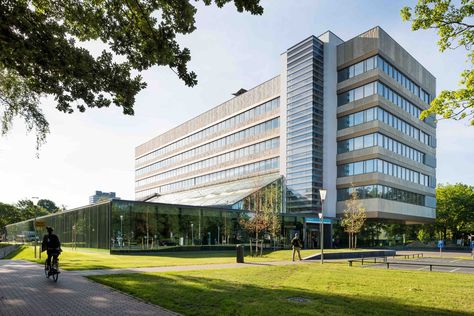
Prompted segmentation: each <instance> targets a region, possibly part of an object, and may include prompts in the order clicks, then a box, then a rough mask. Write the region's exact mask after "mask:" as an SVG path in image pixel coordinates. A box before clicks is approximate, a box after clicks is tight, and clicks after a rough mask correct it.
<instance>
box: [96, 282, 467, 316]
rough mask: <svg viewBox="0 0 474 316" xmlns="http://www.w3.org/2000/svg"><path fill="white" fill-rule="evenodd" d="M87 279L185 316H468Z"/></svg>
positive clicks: (398, 305) (314, 297)
mask: <svg viewBox="0 0 474 316" xmlns="http://www.w3.org/2000/svg"><path fill="white" fill-rule="evenodd" d="M89 278H90V279H92V280H94V281H97V282H100V283H102V284H105V285H108V286H111V287H113V288H116V289H118V290H121V291H123V292H126V293H129V294H131V295H133V296H136V297H139V298H141V299H144V300H146V301H148V302H151V303H154V304H157V305H160V306H162V307H164V308H167V309H170V310H173V311H175V312H179V313H182V314H184V315H282V314H291V315H472V313H471V312H460V311H453V310H448V309H441V308H433V307H429V306H417V305H414V304H415V303H412V304H413V305H410V304H408V303H406V302H404V301H402V300H403V298H391V297H390V294H389V293H388V292H386V293H385V294H383V295H384V296H369V295H365V294H361V293H354V294H353V295H349V294H347V295H346V294H339V293H330V292H329V291H327V292H321V291H311V290H307V289H298V288H289V287H282V286H279V284H278V281H275V284H272V285H270V286H268V285H267V287H263V286H256V285H253V284H248V283H245V281H243V282H235V281H226V280H222V279H213V278H205V277H194V276H188V275H182V274H169V275H157V274H140V275H133V277H132V276H131V275H114V276H98V277H96V276H93V277H89ZM294 286H295V287H297V284H295V285H294ZM427 305H428V304H427Z"/></svg>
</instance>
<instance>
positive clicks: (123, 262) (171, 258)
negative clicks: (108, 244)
mask: <svg viewBox="0 0 474 316" xmlns="http://www.w3.org/2000/svg"><path fill="white" fill-rule="evenodd" d="M63 250H64V251H63V253H62V254H61V256H60V257H59V260H60V261H59V262H60V265H61V269H64V270H92V269H118V268H141V267H162V266H178V265H194V264H217V263H234V262H235V251H214V252H204V251H199V252H174V253H162V254H158V255H146V256H139V255H110V254H109V253H108V251H107V250H103V249H81V248H77V250H72V249H71V248H63ZM325 251H326V252H339V251H348V250H346V249H328V250H325ZM315 253H319V251H318V250H315V249H304V250H301V256H302V257H306V256H310V255H313V254H315ZM291 254H292V251H291V250H277V251H272V252H268V253H264V256H263V257H250V256H246V257H245V261H246V262H265V261H286V260H291ZM45 256H46V253H45V252H43V253H42V259H41V260H40V259H34V252H33V247H28V246H24V247H22V248H20V249H19V251H17V252H15V253H12V254H10V256H8V257H7V258H6V259H18V260H28V261H32V262H38V263H43V262H44V260H45V259H46V257H45Z"/></svg>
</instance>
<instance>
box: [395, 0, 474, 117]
mask: <svg viewBox="0 0 474 316" xmlns="http://www.w3.org/2000/svg"><path fill="white" fill-rule="evenodd" d="M473 14H474V1H472V0H460V1H458V2H457V3H456V5H454V4H453V3H452V1H451V0H418V3H417V5H416V6H415V8H414V9H411V8H409V7H404V8H403V9H402V10H401V16H402V18H403V20H405V21H411V22H412V30H414V31H416V30H419V29H424V30H426V29H436V30H438V36H439V40H438V46H439V49H440V51H441V52H444V51H445V50H446V49H456V48H458V47H464V48H465V49H466V51H467V64H468V67H467V69H466V70H464V71H463V72H462V73H461V80H460V82H459V85H460V87H459V89H458V90H454V91H449V90H443V91H441V93H440V94H439V95H438V96H437V97H436V98H435V99H434V100H433V101H432V102H431V107H430V108H429V109H428V110H426V111H423V112H422V113H421V118H426V117H428V116H429V115H430V114H438V115H441V116H442V117H443V118H446V119H455V120H460V119H464V118H468V119H469V122H470V124H471V125H474V69H473V65H474V52H473V51H472V45H473V43H474V29H473V27H474V24H473V20H472V17H473Z"/></svg>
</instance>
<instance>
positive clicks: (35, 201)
mask: <svg viewBox="0 0 474 316" xmlns="http://www.w3.org/2000/svg"><path fill="white" fill-rule="evenodd" d="M31 199H32V200H33V206H34V208H35V220H34V222H33V226H34V227H33V228H34V231H35V237H34V238H35V258H36V244H37V243H38V241H37V240H36V235H37V234H38V232H37V231H36V217H38V209H37V207H36V206H37V203H38V200H39V197H37V196H33V197H32V198H31ZM40 253H41V251H40Z"/></svg>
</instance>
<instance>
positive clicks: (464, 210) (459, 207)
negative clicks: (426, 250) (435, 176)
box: [435, 183, 474, 240]
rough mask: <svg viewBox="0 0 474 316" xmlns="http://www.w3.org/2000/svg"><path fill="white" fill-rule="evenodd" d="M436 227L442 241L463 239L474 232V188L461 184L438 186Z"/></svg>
mask: <svg viewBox="0 0 474 316" xmlns="http://www.w3.org/2000/svg"><path fill="white" fill-rule="evenodd" d="M435 227H436V230H437V232H438V233H439V234H438V235H439V237H440V238H442V239H448V238H449V237H451V238H452V239H453V240H455V239H461V238H462V237H463V235H466V234H469V233H473V232H474V187H472V186H470V185H466V184H461V183H457V184H446V185H442V184H440V185H438V187H437V188H436V222H435Z"/></svg>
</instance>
